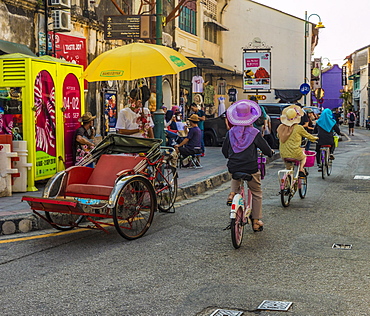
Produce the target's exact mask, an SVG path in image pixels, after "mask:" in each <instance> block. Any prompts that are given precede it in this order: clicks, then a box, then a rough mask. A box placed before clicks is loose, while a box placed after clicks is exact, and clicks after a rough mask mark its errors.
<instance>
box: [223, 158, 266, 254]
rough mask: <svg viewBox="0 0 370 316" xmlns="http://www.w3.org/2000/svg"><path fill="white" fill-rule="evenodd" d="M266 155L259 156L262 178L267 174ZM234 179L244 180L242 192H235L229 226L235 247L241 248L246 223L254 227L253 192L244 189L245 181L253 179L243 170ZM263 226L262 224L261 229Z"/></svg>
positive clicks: (241, 186)
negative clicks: (252, 217) (252, 214)
mask: <svg viewBox="0 0 370 316" xmlns="http://www.w3.org/2000/svg"><path fill="white" fill-rule="evenodd" d="M265 164H266V157H263V156H262V153H260V156H259V157H258V169H259V170H260V172H261V180H262V179H263V178H264V177H265V174H266V168H265ZM232 178H233V179H234V180H242V181H241V185H240V193H237V194H235V196H234V198H233V201H232V204H231V209H230V225H229V226H228V227H227V228H230V229H231V240H232V244H233V246H234V248H235V249H238V248H240V246H241V244H242V241H243V234H244V226H245V225H246V224H249V225H251V227H252V224H253V223H252V219H251V213H252V192H251V190H250V189H249V188H248V189H247V193H245V190H244V181H251V180H252V175H250V174H248V173H243V172H236V173H233V174H232ZM262 229H263V226H261V230H262Z"/></svg>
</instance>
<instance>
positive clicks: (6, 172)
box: [0, 144, 18, 197]
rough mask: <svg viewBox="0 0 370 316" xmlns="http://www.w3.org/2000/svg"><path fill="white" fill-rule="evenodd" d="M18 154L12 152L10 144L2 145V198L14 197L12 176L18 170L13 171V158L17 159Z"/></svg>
mask: <svg viewBox="0 0 370 316" xmlns="http://www.w3.org/2000/svg"><path fill="white" fill-rule="evenodd" d="M17 156H18V154H17V153H16V152H11V151H10V144H0V197H2V196H12V176H11V175H12V174H15V173H18V169H12V167H11V166H12V161H11V158H13V157H17Z"/></svg>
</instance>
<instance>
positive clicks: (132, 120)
mask: <svg viewBox="0 0 370 316" xmlns="http://www.w3.org/2000/svg"><path fill="white" fill-rule="evenodd" d="M143 110H144V114H145V116H147V117H148V121H149V126H150V127H153V126H154V123H153V120H152V116H151V114H150V111H149V109H147V108H144V109H143ZM140 115H141V114H140V113H135V112H134V111H132V110H131V109H130V108H124V109H122V110H121V111H119V113H118V117H117V123H116V129H129V130H133V129H138V128H139V124H138V123H137V119H138V118H139V117H140ZM130 136H136V137H144V136H143V134H142V133H135V134H131V135H130Z"/></svg>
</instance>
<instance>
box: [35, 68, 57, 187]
mask: <svg viewBox="0 0 370 316" xmlns="http://www.w3.org/2000/svg"><path fill="white" fill-rule="evenodd" d="M34 111H35V124H36V126H35V128H36V180H37V179H38V178H44V177H47V176H51V175H54V174H55V172H56V125H55V86H54V81H53V78H52V77H51V75H50V74H49V72H47V71H46V70H42V71H41V72H39V73H38V75H37V77H36V80H35V86H34Z"/></svg>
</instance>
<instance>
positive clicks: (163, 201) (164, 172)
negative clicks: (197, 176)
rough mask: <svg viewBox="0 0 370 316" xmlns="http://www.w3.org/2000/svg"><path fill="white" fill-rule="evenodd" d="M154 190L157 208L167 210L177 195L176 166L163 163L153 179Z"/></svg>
mask: <svg viewBox="0 0 370 316" xmlns="http://www.w3.org/2000/svg"><path fill="white" fill-rule="evenodd" d="M154 190H155V193H156V195H157V203H158V209H159V210H160V211H162V212H168V211H169V210H170V209H171V207H172V206H173V204H174V203H175V200H176V196H177V171H176V168H174V167H172V166H171V165H170V164H168V163H164V164H163V165H162V166H161V167H160V170H159V171H158V172H157V175H156V178H155V179H154Z"/></svg>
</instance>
